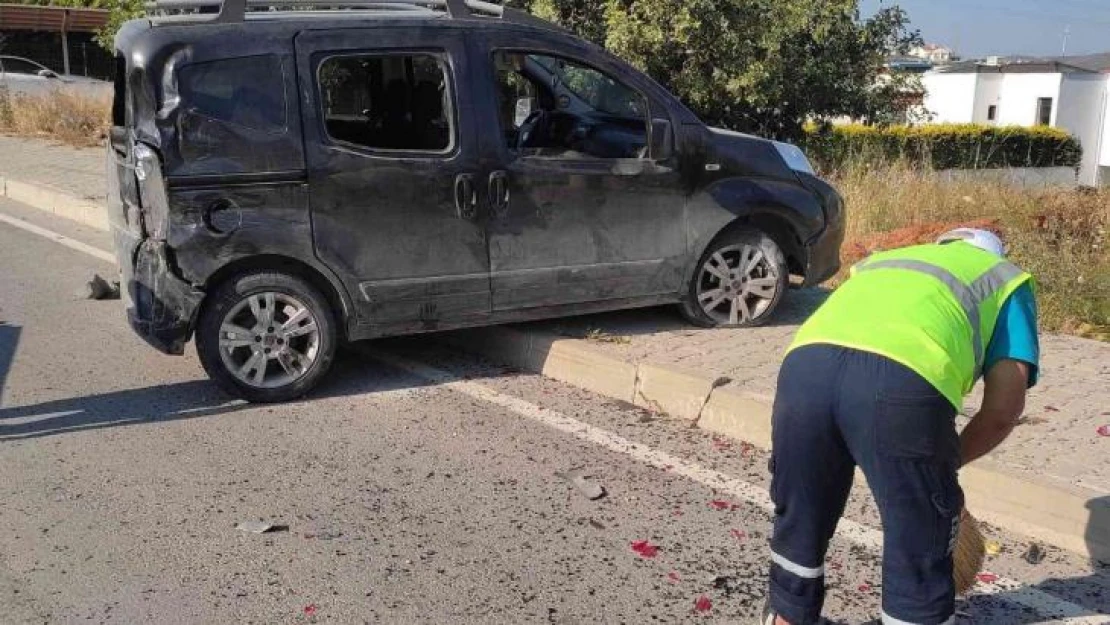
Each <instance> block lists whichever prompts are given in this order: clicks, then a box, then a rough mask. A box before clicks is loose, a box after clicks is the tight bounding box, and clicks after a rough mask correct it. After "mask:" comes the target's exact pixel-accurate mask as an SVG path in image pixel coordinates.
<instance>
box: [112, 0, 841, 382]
mask: <svg viewBox="0 0 1110 625" xmlns="http://www.w3.org/2000/svg"><path fill="white" fill-rule="evenodd" d="M307 4H308V5H310V6H304V5H305V3H301V2H296V1H290V0H226V1H225V2H223V3H220V2H218V0H199V1H196V0H160V1H159V2H156V3H155V5H154V7H155V8H154V11H155V12H156V13H160V15H158V16H152V17H148V18H144V19H138V20H133V21H130V22H128V23H126V24H125V25H124V26H123V28H122V29H121V30H120V32H119V34H118V36H117V37H116V40H115V48H116V63H117V72H116V73H117V79H116V85H115V101H114V106H113V115H112V117H113V128H112V131H111V139H110V145H109V166H108V169H109V172H108V178H109V187H110V188H109V202H110V203H111V204H112V207H111V219H112V226H113V227H112V230H113V233H114V238H115V246H116V252H117V254H118V256H119V261H120V266H121V267H122V271H123V281H124V284H125V285H126V289H125V291H126V295H125V297H124V299H125V303H126V307H127V315H128V318H129V320H130V322H131V325H132V326H133V327H134V328H135V331H136V332H138V334H139V335H141V336H142V337H143V338H144V339H146V340H147V341H148V342H149V343H150V344H151V345H153V346H154V347H156V348H158V349H159V350H162V351H164V352H166V353H171V354H181V353H183V352H184V347H185V343H186V342H187V341H189V339H190V338H191V337H193V336H194V334H195V336H196V343H197V351H198V353H199V355H200V359H201V362H202V363H203V364H204V368H205V369H206V370H207V372H208V373H209V375H210V376H211V377H212V378H213V379H214V380H215V381H216V382H218V383H219V384H220V385H221V386H223V387H224V388H225V389H227V390H229V391H230V392H232V393H234V394H236V395H238V396H241V397H244V398H246V399H248V400H251V401H263V402H266V401H282V400H287V399H290V398H294V397H297V396H300V395H303V394H304V393H306V392H307V391H309V390H310V389H311V388H312V387H313V386H314V385H315V384H316V383H317V382H318V381H319V380H320V378H321V376H323V375H324V374H325V373H326V371H327V369H328V367H329V365H330V364H331V361H332V359H333V355H334V354H335V351H336V347H337V345H338V343H339V342H340V341H348V340H351V341H353V340H361V339H369V338H374V337H382V336H389V335H400V334H412V333H419V332H432V331H438V330H446V329H452V328H462V327H469V326H481V325H489V324H497V323H505V322H514V321H522V320H529V319H540V318H546V317H556V316H561V315H568V314H581V313H589V312H597V311H604V310H613V309H620V308H633V307H641V306H654V305H660V304H671V303H676V304H679V305H680V307H681V310H682V311H683V313H684V314H685V316H686V317H688V318H689V319H690V321H691V322H692V323H695V324H697V325H701V326H707V327H709V326H746V325H755V324H759V323H763V322H765V321H767V320H768V319H769V318H770V317H771V315H772V313H773V311H774V310H775V308H776V306H777V305H778V304H779V302H780V300H781V298H782V297H783V295H784V293H785V291H786V290H787V288H788V286H789V285H790V283H791V276H795V280H794V282H795V283H799V282H804V283H805V284H816V283H819V282H822V281H824V280H826V279H827V278H829V277H830V276H832V275H833V274H834V273H835V272H836V271H837V270H838V268H839V266H840V261H839V248H840V244H841V242H842V239H843V235H844V213H843V208H842V202H841V199H840V197H839V196H838V195H837V193H836V191H835V190H833V189H832V188H831V187H830V186H829V185H827V184H826V183H824V182H822V181H821V180H819V179H818V178H816V177H815V176H814V174H813V170H812V169H811V167H810V165H809V162H808V161H807V160H806V157H805V156H804V155H803V154H802V152H801V151H800V150H799V149H798V148H797V147H795V146H792V145H788V144H783V143H776V142H772V141H767V140H764V139H760V138H756V137H752V136H747V135H742V134H737V133H733V132H727V131H724V130H718V129H715V128H708V127H706V126H705V125H704V124H703V123H701V122H700V121H699V120H698V119H697V117H696V116H695V115H694V114H692V113H691V112H690V111H689V110H688V109H687V108H686V107H685V106H683V105H682V104H681V103H680V102H679V101H678V100H677V99H676V98H675V97H674V96H672V95H671V94H670V93H668V92H667V91H666V90H664V89H663V88H661V87H660V86H659V85H658V84H657V83H655V82H653V81H652V80H651V79H649V78H648V77H646V76H644V75H643V74H641V73H640V72H638V71H636V70H634V69H633V68H632V67H630V66H629V65H628V64H626V63H624V62H622V61H621V60H619V59H617V58H615V57H614V56H613V55H611V54H609V53H608V52H606V51H605V50H603V49H601V48H599V47H598V46H596V45H593V44H591V43H588V42H586V41H583V40H581V39H578V38H576V37H575V36H573V35H571V34H569V33H567V32H565V31H563V30H561V29H559V28H558V27H556V26H554V25H551V24H549V23H546V22H543V21H540V20H538V19H536V18H534V17H532V16H529V15H527V14H525V13H521V12H518V11H514V10H511V9H507V8H505V9H503V8H502V7H500V6H498V5H492V4H488V3H484V2H475V1H473V0H465V1H464V0H418V1H413V0H386V1H384V2H378V3H376V2H361V1H352V0H342V1H339V0H335V1H333V2H332V3H331V4H321V3H318V2H309V3H307ZM298 5H301V6H298Z"/></svg>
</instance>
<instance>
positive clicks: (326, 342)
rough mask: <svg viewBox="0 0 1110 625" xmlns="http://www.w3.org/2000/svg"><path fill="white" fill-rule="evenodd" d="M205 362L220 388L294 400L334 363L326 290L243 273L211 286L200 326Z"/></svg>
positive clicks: (267, 399)
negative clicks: (323, 291) (321, 291)
mask: <svg viewBox="0 0 1110 625" xmlns="http://www.w3.org/2000/svg"><path fill="white" fill-rule="evenodd" d="M196 343H197V354H198V356H199V357H200V362H201V365H202V366H203V367H204V370H205V371H206V372H207V373H208V376H209V377H211V378H212V380H213V381H215V382H216V384H218V385H219V386H220V387H221V388H222V389H224V390H225V391H227V392H228V393H230V394H232V395H234V396H237V397H241V398H243V399H245V400H247V401H249V402H254V403H276V402H283V401H289V400H291V399H297V398H299V397H302V396H304V395H305V394H307V393H308V392H309V391H311V390H312V389H313V388H314V387H315V386H316V385H317V384H318V383H319V382H320V380H321V379H322V378H323V377H324V375H325V374H326V373H327V372H328V369H330V368H331V364H332V361H333V360H334V359H335V353H336V348H337V346H338V343H339V340H338V333H337V329H336V322H335V315H334V313H333V312H332V309H331V306H330V304H329V303H328V300H327V298H326V297H324V296H323V295H322V294H321V293H320V291H319V290H318V289H316V288H315V287H314V286H312V285H311V284H309V283H308V282H307V281H305V280H304V279H302V278H300V277H297V276H293V275H289V274H286V273H278V272H273V271H257V272H250V273H244V274H240V275H238V276H235V277H233V278H231V279H229V280H226V281H225V282H223V283H222V284H220V285H219V286H218V287H216V288H215V290H214V291H212V292H211V293H210V294H209V296H208V298H207V300H206V302H205V305H204V308H203V309H202V310H201V314H200V318H199V320H198V322H197V329H196Z"/></svg>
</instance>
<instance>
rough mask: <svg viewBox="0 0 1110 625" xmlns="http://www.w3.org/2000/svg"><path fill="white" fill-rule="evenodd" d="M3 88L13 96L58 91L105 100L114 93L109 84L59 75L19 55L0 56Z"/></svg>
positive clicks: (1, 84)
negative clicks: (100, 96)
mask: <svg viewBox="0 0 1110 625" xmlns="http://www.w3.org/2000/svg"><path fill="white" fill-rule="evenodd" d="M0 87H7V89H8V93H10V94H12V95H42V94H44V93H49V92H50V91H53V90H55V89H60V90H64V91H69V92H75V93H83V94H88V95H103V96H105V97H110V96H111V93H112V83H110V82H107V81H104V80H97V79H95V78H87V77H85V76H71V75H63V74H58V73H57V72H54V71H53V70H51V69H49V68H47V67H44V66H43V65H40V64H38V63H36V62H34V61H32V60H30V59H24V58H21V57H18V56H0Z"/></svg>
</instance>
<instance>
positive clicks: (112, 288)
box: [78, 273, 119, 300]
mask: <svg viewBox="0 0 1110 625" xmlns="http://www.w3.org/2000/svg"><path fill="white" fill-rule="evenodd" d="M78 295H79V296H80V297H82V298H84V299H93V300H106V299H119V282H111V283H109V282H108V281H107V280H105V279H104V278H101V277H100V274H98V273H94V274H93V277H92V279H91V280H89V281H88V282H86V283H85V285H84V286H83V287H81V289H80V291H78Z"/></svg>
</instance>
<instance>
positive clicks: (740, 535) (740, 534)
mask: <svg viewBox="0 0 1110 625" xmlns="http://www.w3.org/2000/svg"><path fill="white" fill-rule="evenodd" d="M729 533H730V534H732V537H733V538H735V539H736V540H739V541H740V542H744V541H745V540H747V539H748V534H747V533H746V532H745V531H744V530H738V529H733V530H731V531H730V532H729Z"/></svg>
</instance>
